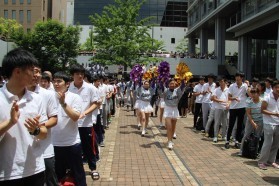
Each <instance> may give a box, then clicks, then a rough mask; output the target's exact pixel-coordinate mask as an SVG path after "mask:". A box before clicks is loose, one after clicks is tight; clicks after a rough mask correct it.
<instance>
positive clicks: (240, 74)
mask: <svg viewBox="0 0 279 186" xmlns="http://www.w3.org/2000/svg"><path fill="white" fill-rule="evenodd" d="M237 76H240V77H242V78H244V76H245V74H244V73H243V72H237V73H235V76H234V77H237Z"/></svg>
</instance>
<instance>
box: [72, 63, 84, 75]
mask: <svg viewBox="0 0 279 186" xmlns="http://www.w3.org/2000/svg"><path fill="white" fill-rule="evenodd" d="M77 72H81V73H84V74H85V68H84V67H83V66H82V65H80V64H74V65H72V66H71V68H70V74H71V75H74V73H77Z"/></svg>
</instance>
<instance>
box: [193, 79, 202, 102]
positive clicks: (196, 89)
mask: <svg viewBox="0 0 279 186" xmlns="http://www.w3.org/2000/svg"><path fill="white" fill-rule="evenodd" d="M202 86H203V85H201V84H200V83H199V84H197V85H196V86H195V87H194V90H193V92H195V93H198V92H199V93H200V92H202ZM202 99H203V95H202V94H200V95H198V96H196V101H195V102H196V103H202Z"/></svg>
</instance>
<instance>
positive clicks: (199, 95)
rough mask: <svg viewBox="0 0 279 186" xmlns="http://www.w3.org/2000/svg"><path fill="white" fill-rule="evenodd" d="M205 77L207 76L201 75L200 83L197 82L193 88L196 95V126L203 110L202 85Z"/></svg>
mask: <svg viewBox="0 0 279 186" xmlns="http://www.w3.org/2000/svg"><path fill="white" fill-rule="evenodd" d="M204 79H205V78H204V77H203V76H200V78H199V84H197V85H196V86H195V87H194V90H193V95H194V96H196V100H195V113H194V126H193V127H194V128H196V127H197V119H198V117H199V115H200V114H201V112H202V99H203V93H202V86H203V84H204Z"/></svg>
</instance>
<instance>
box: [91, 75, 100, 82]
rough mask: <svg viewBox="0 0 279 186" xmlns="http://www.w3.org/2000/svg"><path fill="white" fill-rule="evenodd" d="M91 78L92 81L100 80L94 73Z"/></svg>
mask: <svg viewBox="0 0 279 186" xmlns="http://www.w3.org/2000/svg"><path fill="white" fill-rule="evenodd" d="M92 80H93V82H96V81H98V80H100V77H99V76H97V75H95V76H93V78H92Z"/></svg>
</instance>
